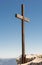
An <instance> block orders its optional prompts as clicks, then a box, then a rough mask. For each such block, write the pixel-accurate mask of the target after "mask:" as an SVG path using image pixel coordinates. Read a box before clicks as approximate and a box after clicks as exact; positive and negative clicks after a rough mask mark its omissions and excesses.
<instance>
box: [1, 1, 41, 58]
mask: <svg viewBox="0 0 42 65" xmlns="http://www.w3.org/2000/svg"><path fill="white" fill-rule="evenodd" d="M22 3H23V4H24V16H25V17H27V18H30V23H26V22H25V23H24V24H25V52H26V54H37V53H42V0H0V58H15V57H18V56H20V55H21V46H22V44H21V20H19V19H17V18H15V14H16V13H18V14H21V4H22Z"/></svg>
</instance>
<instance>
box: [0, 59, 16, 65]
mask: <svg viewBox="0 0 42 65" xmlns="http://www.w3.org/2000/svg"><path fill="white" fill-rule="evenodd" d="M0 65H17V63H16V59H0Z"/></svg>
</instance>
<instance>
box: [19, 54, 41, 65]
mask: <svg viewBox="0 0 42 65" xmlns="http://www.w3.org/2000/svg"><path fill="white" fill-rule="evenodd" d="M26 58H28V59H32V60H31V61H29V62H27V63H24V64H21V65H42V54H30V55H26ZM33 58H34V59H33ZM19 65H20V64H19Z"/></svg>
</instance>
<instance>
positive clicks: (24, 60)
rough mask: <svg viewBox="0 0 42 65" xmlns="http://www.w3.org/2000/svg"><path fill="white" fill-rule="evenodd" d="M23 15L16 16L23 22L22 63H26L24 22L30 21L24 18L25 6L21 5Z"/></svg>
mask: <svg viewBox="0 0 42 65" xmlns="http://www.w3.org/2000/svg"><path fill="white" fill-rule="evenodd" d="M21 13H22V15H20V14H16V15H15V16H16V17H17V18H19V19H21V20H22V63H25V62H26V55H25V43H24V21H26V22H29V21H30V20H29V19H28V18H26V17H24V5H23V4H22V5H21Z"/></svg>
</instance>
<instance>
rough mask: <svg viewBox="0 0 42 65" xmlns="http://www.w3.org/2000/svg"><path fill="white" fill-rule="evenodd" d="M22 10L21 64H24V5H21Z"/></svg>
mask: <svg viewBox="0 0 42 65" xmlns="http://www.w3.org/2000/svg"><path fill="white" fill-rule="evenodd" d="M21 8H22V9H21V10H22V16H23V19H22V63H25V43H24V41H25V40H24V5H23V4H22V5H21Z"/></svg>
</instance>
